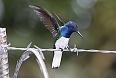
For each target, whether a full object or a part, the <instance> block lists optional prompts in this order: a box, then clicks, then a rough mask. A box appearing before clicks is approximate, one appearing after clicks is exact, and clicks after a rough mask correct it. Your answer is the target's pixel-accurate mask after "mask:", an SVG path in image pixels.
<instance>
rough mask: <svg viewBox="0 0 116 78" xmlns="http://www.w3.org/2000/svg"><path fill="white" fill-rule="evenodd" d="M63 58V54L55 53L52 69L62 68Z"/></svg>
mask: <svg viewBox="0 0 116 78" xmlns="http://www.w3.org/2000/svg"><path fill="white" fill-rule="evenodd" d="M61 58H62V52H61V51H55V52H54V57H53V62H52V68H58V67H59V66H60V62H61Z"/></svg>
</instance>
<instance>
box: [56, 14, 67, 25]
mask: <svg viewBox="0 0 116 78" xmlns="http://www.w3.org/2000/svg"><path fill="white" fill-rule="evenodd" d="M54 14H55V15H56V17H57V18H58V20H59V21H60V23H61V24H62V26H64V24H65V23H64V22H63V21H62V20H61V18H60V16H59V15H58V14H56V13H54Z"/></svg>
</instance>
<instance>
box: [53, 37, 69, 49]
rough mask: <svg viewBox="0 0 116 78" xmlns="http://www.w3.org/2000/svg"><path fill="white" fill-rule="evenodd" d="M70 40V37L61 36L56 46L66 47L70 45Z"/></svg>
mask: <svg viewBox="0 0 116 78" xmlns="http://www.w3.org/2000/svg"><path fill="white" fill-rule="evenodd" d="M68 42H69V38H65V37H61V38H59V39H58V40H57V41H56V43H55V46H56V48H58V49H59V48H62V49H64V48H65V47H66V46H67V45H68Z"/></svg>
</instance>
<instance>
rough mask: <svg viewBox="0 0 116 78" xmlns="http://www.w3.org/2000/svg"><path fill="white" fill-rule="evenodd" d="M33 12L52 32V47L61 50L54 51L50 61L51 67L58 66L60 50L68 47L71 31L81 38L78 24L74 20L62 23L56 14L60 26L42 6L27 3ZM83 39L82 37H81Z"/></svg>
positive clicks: (60, 55) (60, 56)
mask: <svg viewBox="0 0 116 78" xmlns="http://www.w3.org/2000/svg"><path fill="white" fill-rule="evenodd" d="M29 7H30V8H32V9H33V10H34V11H35V13H36V14H37V15H38V16H39V18H40V20H41V21H42V22H43V24H44V25H45V27H46V28H47V29H48V30H49V31H50V32H51V33H52V35H53V37H54V48H56V49H61V51H54V57H53V62H52V68H58V67H59V66H60V62H61V58H62V52H63V49H64V48H69V47H68V42H69V39H70V36H71V34H72V33H73V32H76V33H78V34H79V35H80V36H81V37H82V38H83V36H82V35H81V34H80V32H79V31H78V26H77V24H76V23H75V22H73V21H69V22H67V23H64V22H62V21H61V19H60V18H59V16H58V15H56V14H55V15H56V16H57V18H58V20H59V21H60V22H61V23H62V24H63V26H60V25H59V24H58V22H57V20H56V19H55V18H54V17H53V16H52V15H51V14H50V13H49V12H48V11H47V10H45V9H44V8H42V7H40V6H34V5H29ZM83 39H84V38H83Z"/></svg>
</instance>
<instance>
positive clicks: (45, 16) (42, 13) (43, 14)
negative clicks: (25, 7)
mask: <svg viewBox="0 0 116 78" xmlns="http://www.w3.org/2000/svg"><path fill="white" fill-rule="evenodd" d="M29 7H30V8H32V9H34V11H35V12H36V14H37V15H38V16H39V17H40V20H41V21H42V22H43V24H45V27H46V28H47V29H48V30H49V31H50V32H51V33H52V35H53V37H55V36H56V35H57V33H58V23H57V21H56V19H55V18H54V17H53V16H52V15H51V14H50V13H49V12H48V11H47V10H45V9H43V8H42V7H40V6H33V5H29Z"/></svg>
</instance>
